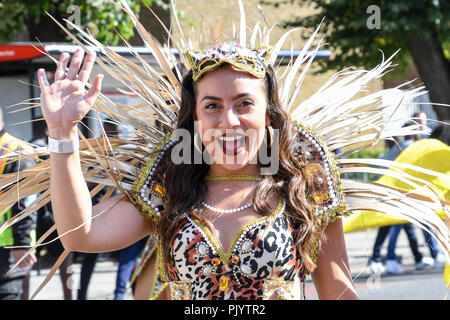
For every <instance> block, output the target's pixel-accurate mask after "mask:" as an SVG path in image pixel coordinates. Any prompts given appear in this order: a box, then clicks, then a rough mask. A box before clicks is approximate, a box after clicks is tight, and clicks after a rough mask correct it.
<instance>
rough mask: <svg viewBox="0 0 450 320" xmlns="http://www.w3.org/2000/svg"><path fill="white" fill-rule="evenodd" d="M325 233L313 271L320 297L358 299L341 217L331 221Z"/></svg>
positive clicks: (326, 298) (327, 298)
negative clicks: (325, 237)
mask: <svg viewBox="0 0 450 320" xmlns="http://www.w3.org/2000/svg"><path fill="white" fill-rule="evenodd" d="M325 234H326V236H327V239H326V240H325V242H324V243H323V244H322V248H321V251H320V252H319V256H318V258H317V268H316V270H314V272H313V273H312V278H313V281H314V285H315V287H316V290H317V293H318V295H319V299H325V300H349V299H358V294H357V293H356V290H355V287H354V286H353V282H352V276H351V273H350V267H349V262H348V256H347V249H346V247H345V238H344V232H343V229H342V221H341V219H337V220H336V221H334V222H331V223H329V224H328V225H327V227H326V229H325Z"/></svg>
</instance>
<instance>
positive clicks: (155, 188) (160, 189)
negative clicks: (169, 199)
mask: <svg viewBox="0 0 450 320" xmlns="http://www.w3.org/2000/svg"><path fill="white" fill-rule="evenodd" d="M153 191H154V192H156V193H157V194H158V195H159V196H160V197H164V196H165V195H166V188H164V187H163V186H162V185H160V184H158V183H156V184H155V185H154V186H153Z"/></svg>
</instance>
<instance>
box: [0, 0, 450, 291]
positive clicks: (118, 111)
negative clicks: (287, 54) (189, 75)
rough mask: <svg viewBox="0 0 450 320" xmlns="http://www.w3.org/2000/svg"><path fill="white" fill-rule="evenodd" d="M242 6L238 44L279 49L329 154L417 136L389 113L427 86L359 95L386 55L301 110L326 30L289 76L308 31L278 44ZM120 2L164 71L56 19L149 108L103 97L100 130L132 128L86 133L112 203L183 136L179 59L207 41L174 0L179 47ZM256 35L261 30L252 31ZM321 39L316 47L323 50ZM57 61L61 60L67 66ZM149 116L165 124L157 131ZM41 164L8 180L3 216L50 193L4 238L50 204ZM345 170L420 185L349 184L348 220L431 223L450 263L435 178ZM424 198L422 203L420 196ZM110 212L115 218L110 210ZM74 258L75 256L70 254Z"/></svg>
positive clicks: (293, 91) (287, 85) (292, 93)
mask: <svg viewBox="0 0 450 320" xmlns="http://www.w3.org/2000/svg"><path fill="white" fill-rule="evenodd" d="M237 3H238V5H239V8H240V13H241V19H240V24H239V26H238V27H236V28H235V30H237V31H238V32H236V35H237V38H236V39H235V40H236V41H237V42H238V43H240V44H241V45H244V46H247V47H248V46H251V47H255V46H259V45H272V46H273V56H272V60H271V64H273V65H274V68H275V69H276V70H278V74H279V78H280V79H279V88H280V91H279V95H280V99H281V102H282V106H283V107H284V108H285V110H286V111H287V112H288V113H289V114H290V116H291V118H292V120H296V121H298V122H299V123H302V125H304V126H305V127H308V128H310V130H311V132H313V133H314V134H313V135H314V136H315V137H317V139H319V140H320V141H322V142H323V144H324V145H325V146H326V147H327V148H328V149H329V151H334V150H336V149H338V148H345V149H346V150H347V151H348V152H352V151H357V150H361V149H363V148H366V147H368V146H372V145H375V144H376V143H378V142H379V141H380V140H382V139H391V138H392V137H393V136H402V135H409V134H411V133H413V132H416V131H417V128H416V127H414V126H410V127H405V128H401V129H396V130H388V129H386V119H389V118H390V117H389V114H388V116H387V117H386V113H389V112H391V113H392V112H393V111H392V110H394V111H395V109H396V108H400V107H401V106H402V102H403V101H406V100H408V99H410V98H412V97H416V96H419V95H422V94H424V93H425V91H424V88H423V87H420V86H419V87H417V88H414V89H407V84H404V85H401V86H398V87H397V88H393V89H386V90H379V91H376V92H373V93H369V94H367V95H363V96H358V94H359V93H361V92H364V90H365V88H366V86H367V84H368V83H369V82H370V81H373V80H377V79H380V78H381V77H382V76H383V75H384V74H385V73H386V72H387V71H388V70H389V69H390V68H391V67H392V59H393V57H389V58H388V59H383V60H382V61H381V62H380V64H379V65H378V66H376V67H375V68H373V69H372V70H360V69H354V68H349V69H345V70H342V71H339V72H337V73H336V74H335V75H334V76H332V77H331V78H330V79H329V81H327V82H326V83H325V84H324V85H323V86H322V87H321V88H320V89H319V90H317V92H315V93H314V94H313V95H312V96H311V97H309V98H308V99H307V100H305V101H303V102H302V103H300V104H296V102H295V101H296V97H297V96H298V94H299V92H300V91H301V88H302V84H303V82H304V81H305V79H306V76H307V74H308V71H309V70H310V69H311V65H312V63H313V61H314V57H315V55H316V53H317V51H318V50H319V48H320V47H321V46H322V45H323V41H322V40H323V39H322V38H321V37H319V36H318V34H319V30H320V26H318V28H317V29H316V30H315V32H314V33H312V35H311V36H310V38H309V40H308V41H307V42H306V44H305V46H304V47H303V48H302V49H301V50H300V53H299V55H298V56H297V57H296V59H295V60H294V59H292V60H291V62H290V63H289V64H288V66H287V67H285V68H283V71H282V72H281V71H280V70H281V69H280V68H279V66H277V65H275V62H276V60H275V59H276V56H277V53H278V52H279V51H280V50H281V48H282V47H283V46H284V45H285V44H286V43H287V42H288V41H287V40H288V39H289V37H294V36H295V35H296V34H300V33H301V32H305V31H304V30H300V29H292V30H289V31H287V32H286V33H285V34H284V35H283V36H282V37H280V38H279V39H277V41H271V39H270V33H271V30H272V29H273V28H271V27H269V26H267V25H266V22H265V19H264V17H262V18H261V22H260V23H257V24H255V25H254V26H249V25H247V24H246V20H245V13H244V11H243V5H242V1H238V2H237ZM116 4H117V5H118V6H122V8H123V10H125V12H126V13H127V14H128V15H129V16H130V17H131V19H132V20H133V23H134V26H135V28H136V30H137V32H138V34H139V35H140V37H141V38H142V40H143V42H144V44H145V46H146V47H147V48H148V49H150V50H151V52H152V55H153V57H154V58H155V59H156V61H157V64H158V66H159V68H158V69H157V68H154V67H152V66H151V65H150V64H149V63H148V62H147V61H146V60H145V59H144V57H142V56H140V55H139V54H138V53H137V52H136V51H135V50H134V49H133V46H131V45H129V44H128V43H126V45H127V46H128V47H129V48H130V51H131V52H133V57H134V60H133V61H132V60H131V59H127V58H124V57H122V56H120V55H118V54H116V53H114V52H113V51H112V50H111V49H109V48H108V46H105V45H103V44H101V43H99V42H98V41H97V40H96V39H95V38H94V37H93V36H91V35H90V34H89V33H88V32H86V31H84V30H82V29H80V28H79V27H78V26H76V25H74V24H72V23H71V22H70V21H66V22H65V23H67V24H68V25H70V26H71V27H72V28H73V29H72V30H76V34H75V33H72V32H70V31H69V30H67V29H66V28H65V27H64V26H63V25H62V24H61V23H60V22H58V21H56V20H55V19H54V18H52V19H53V20H54V21H55V23H56V24H58V25H59V26H60V27H61V29H62V30H64V31H65V32H66V33H67V34H68V35H69V36H70V37H71V38H72V39H73V41H74V42H75V43H77V44H78V45H79V46H81V47H83V48H84V49H85V50H89V48H96V49H98V50H99V52H100V54H99V55H98V56H97V64H98V65H99V66H101V67H102V68H103V71H104V72H105V73H106V74H108V75H110V76H111V77H113V78H114V79H116V80H117V81H118V82H119V83H120V84H121V86H122V89H121V90H123V91H124V92H129V93H132V94H134V95H136V96H138V97H139V98H141V100H142V103H139V104H136V105H123V104H118V103H116V102H114V101H111V100H110V99H108V97H107V96H105V95H103V94H100V96H99V98H98V101H97V103H96V104H95V106H94V111H96V112H97V117H98V121H99V124H100V126H101V121H100V116H99V113H103V114H105V115H106V116H107V117H108V118H110V119H112V121H113V122H116V123H118V124H119V123H120V125H121V126H122V127H124V128H127V130H128V131H129V133H130V134H128V135H127V136H126V137H117V138H108V137H107V136H106V135H105V132H104V131H102V136H101V137H98V138H89V139H86V138H85V137H83V136H82V135H80V136H81V139H82V142H81V146H80V158H81V164H82V168H83V172H84V176H85V179H86V181H88V182H91V183H93V184H94V185H96V187H95V188H94V189H92V190H91V195H92V196H93V195H95V194H96V193H98V192H99V191H100V190H101V189H103V188H105V187H107V186H111V187H112V188H110V189H109V191H108V193H107V194H106V195H105V196H104V198H108V197H109V196H110V195H111V194H112V192H113V191H114V190H115V189H117V190H120V191H121V192H122V194H123V195H124V197H126V198H128V199H129V200H130V201H132V197H131V196H130V192H131V190H132V187H133V184H134V182H135V181H136V179H137V176H138V173H139V172H140V168H141V167H142V166H143V165H144V164H145V162H146V161H147V160H148V158H149V155H150V154H151V152H152V149H153V148H154V147H155V146H156V145H157V144H158V143H159V142H160V141H161V140H162V139H163V137H165V135H166V133H167V132H170V131H172V130H174V129H175V126H176V120H177V115H178V110H179V107H180V76H179V75H180V73H179V72H176V70H175V69H176V62H177V61H180V62H181V63H183V64H185V66H186V68H189V65H188V63H187V59H186V57H185V55H184V50H186V49H193V48H195V45H196V44H198V42H199V39H190V38H186V37H185V36H184V34H185V33H184V32H183V30H182V29H181V27H180V24H179V21H178V15H177V11H176V8H175V5H174V2H173V1H171V7H172V10H171V12H172V21H173V28H172V30H171V31H169V30H166V31H167V34H168V39H169V40H170V45H169V43H166V44H160V43H158V42H157V41H156V40H155V38H154V37H153V36H152V35H151V34H149V33H148V32H147V31H146V30H145V29H144V27H143V26H142V25H141V24H140V23H139V21H138V19H137V18H136V17H135V15H134V13H133V12H132V11H131V10H130V8H129V7H128V5H127V3H126V1H123V0H122V1H120V2H117V3H116ZM247 31H251V32H248V34H247ZM221 32H222V31H221ZM208 34H209V35H211V34H215V33H208V32H206V31H205V32H204V33H202V37H199V38H201V40H202V41H203V42H209V43H214V42H215V41H216V40H217V39H216V38H214V39H210V41H206V40H207V37H208ZM248 35H250V37H248ZM232 36H233V35H231V37H232ZM313 43H315V44H314V45H313ZM171 46H173V47H174V48H175V50H176V51H177V52H178V59H177V57H176V56H175V55H174V54H173V52H172V51H171V50H169V49H170V47H171ZM50 58H51V57H50ZM54 61H55V63H58V61H56V60H54ZM173 68H175V69H173ZM173 70H175V72H174V71H173ZM394 93H395V94H396V95H399V97H400V99H398V105H396V106H394V108H392V105H391V104H388V103H387V102H386V101H388V99H383V97H384V96H385V95H389V94H394ZM25 104H26V105H27V106H28V107H33V108H38V107H39V101H27V102H25ZM149 120H151V123H152V124H153V123H154V124H155V125H149ZM44 154H46V155H48V150H47V149H46V148H33V149H32V150H28V151H23V152H18V153H16V154H9V155H8V156H7V159H8V160H9V161H19V159H20V158H22V157H33V158H35V159H36V157H37V156H38V155H44ZM37 161H38V164H37V165H36V166H35V167H34V168H32V169H30V170H26V171H23V172H20V173H18V174H10V175H3V176H1V177H0V188H2V190H3V191H2V195H1V200H0V211H1V212H4V211H5V210H6V209H8V208H9V207H11V206H12V205H13V204H14V203H15V202H16V201H18V200H19V199H21V198H24V197H27V196H29V195H33V194H36V193H37V194H40V196H39V198H38V199H37V200H36V201H35V202H34V203H33V204H32V205H31V206H30V207H28V208H27V209H25V210H24V211H23V212H21V213H20V214H18V215H17V216H16V217H14V219H11V220H10V221H8V222H7V223H5V224H4V225H3V226H2V227H1V229H0V232H3V231H4V230H5V229H6V228H9V227H11V225H12V224H13V223H15V222H17V221H19V220H20V219H21V218H23V217H24V216H26V215H29V214H31V213H32V212H33V211H35V210H36V209H37V208H39V207H41V206H43V205H45V204H46V203H48V201H50V199H51V195H50V193H49V181H50V180H49V179H50V160H37ZM350 164H355V165H358V167H357V169H355V168H353V169H352V168H350V167H349V165H350ZM336 165H337V167H338V169H339V173H341V174H344V173H347V172H351V170H358V171H359V172H376V173H381V174H383V175H385V176H389V177H391V178H392V179H397V180H401V181H402V182H404V183H406V184H408V185H410V186H411V189H409V190H408V191H407V192H405V191H404V190H402V189H401V188H398V187H397V186H392V185H382V184H379V183H369V182H358V181H352V180H348V179H343V180H342V191H343V193H344V195H345V199H346V202H347V205H348V212H347V213H346V215H349V214H350V213H351V212H354V211H358V210H359V211H368V210H372V211H377V212H381V213H383V214H389V213H392V212H396V215H397V217H398V218H400V219H404V220H406V221H411V222H413V223H414V224H415V225H417V226H419V227H421V228H425V226H427V227H429V228H430V229H431V230H432V231H433V232H434V234H435V236H436V238H437V239H438V241H439V243H440V244H441V245H442V246H443V247H444V248H445V252H446V255H447V258H449V255H448V252H449V249H450V237H449V231H448V228H447V226H446V224H445V223H444V222H443V221H442V219H441V218H440V217H439V216H438V215H437V214H436V211H437V210H441V212H443V213H444V217H446V218H447V219H448V209H447V208H448V202H445V199H444V198H443V197H441V196H440V195H439V194H438V193H437V192H436V188H433V186H432V182H428V181H425V182H424V183H423V184H422V185H417V177H415V176H414V175H412V174H410V173H408V172H407V171H401V170H395V169H393V170H390V169H389V168H396V167H398V166H399V165H398V163H395V162H391V161H386V160H384V161H381V160H370V162H368V159H349V160H345V159H337V160H336ZM403 166H406V164H403ZM385 168H388V169H385ZM408 168H409V169H412V170H414V171H415V172H419V173H421V172H422V173H426V174H427V175H430V176H436V177H439V178H440V179H444V180H447V181H448V180H449V175H448V173H442V172H436V171H433V170H429V169H424V168H421V167H420V166H414V165H408ZM424 186H425V187H424ZM418 187H420V188H418ZM437 189H439V188H437ZM418 194H419V195H420V197H419V196H417V195H418ZM100 214H107V210H105V211H104V212H101V213H100ZM94 218H95V217H94ZM52 230H53V228H52ZM48 234H50V230H49V232H47V234H46V235H44V236H43V237H41V238H40V239H39V240H38V241H37V243H36V245H35V246H34V247H32V248H30V252H31V251H32V250H33V249H34V248H35V247H36V246H39V245H42V244H43V243H44V240H45V239H46V237H47V235H48ZM62 236H64V235H62ZM66 254H67V252H65V253H64V254H63V256H64V255H66ZM62 260H63V259H59V260H58V262H57V263H56V265H55V266H54V267H53V269H52V271H51V272H50V274H49V276H48V277H47V279H46V280H45V281H44V283H43V284H42V285H41V286H40V287H39V288H38V290H37V291H36V292H35V293H34V294H33V296H32V297H33V298H34V297H35V296H36V294H37V293H38V292H39V291H40V290H41V289H42V287H43V286H44V285H45V283H47V281H48V280H49V279H50V277H51V276H52V275H53V273H54V272H55V270H56V269H57V268H58V266H59V264H60V262H61V261H62Z"/></svg>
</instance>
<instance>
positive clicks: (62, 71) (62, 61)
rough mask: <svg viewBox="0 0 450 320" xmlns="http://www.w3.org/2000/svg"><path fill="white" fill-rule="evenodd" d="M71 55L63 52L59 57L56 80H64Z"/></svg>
mask: <svg viewBox="0 0 450 320" xmlns="http://www.w3.org/2000/svg"><path fill="white" fill-rule="evenodd" d="M69 59H70V55H69V54H68V53H66V52H63V53H62V54H61V56H60V58H59V64H58V67H57V68H56V72H55V81H58V80H63V79H64V78H65V77H66V68H67V64H68V63H69Z"/></svg>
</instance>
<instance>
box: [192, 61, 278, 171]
mask: <svg viewBox="0 0 450 320" xmlns="http://www.w3.org/2000/svg"><path fill="white" fill-rule="evenodd" d="M266 110H267V98H266V87H265V82H264V79H258V78H255V77H253V76H252V75H250V74H249V73H247V72H244V71H240V70H239V69H236V68H234V67H232V66H229V65H226V66H223V67H221V68H219V69H217V70H214V71H211V72H208V73H206V74H205V75H204V76H203V77H202V78H201V79H200V80H199V81H198V82H197V85H196V108H195V123H196V126H195V127H196V131H197V132H198V133H199V134H200V137H201V141H202V143H203V145H204V146H205V149H206V152H208V153H209V155H210V157H211V160H210V161H211V163H210V169H211V173H214V174H219V173H222V174H224V173H247V174H259V171H258V166H257V156H258V150H259V147H260V146H261V144H262V141H263V139H264V133H265V126H266V125H269V124H270V120H269V117H268V116H267V112H266ZM196 138H197V137H196Z"/></svg>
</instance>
